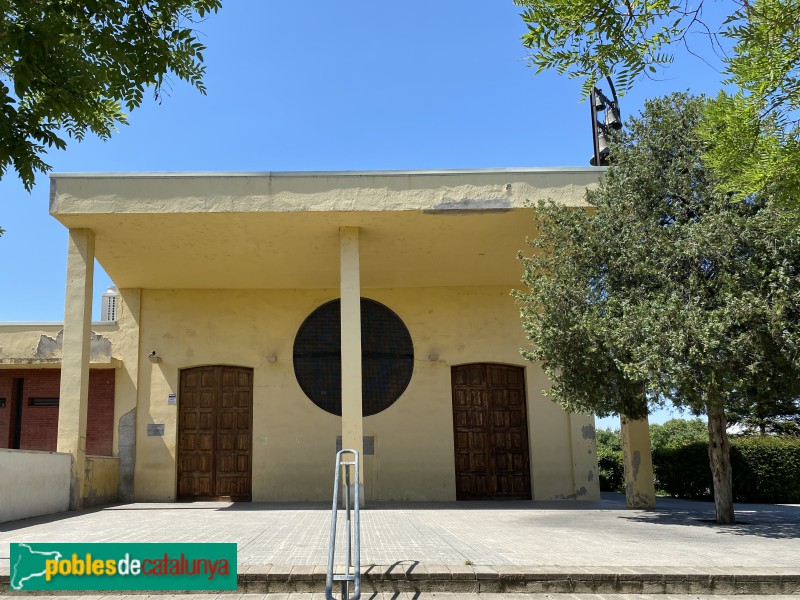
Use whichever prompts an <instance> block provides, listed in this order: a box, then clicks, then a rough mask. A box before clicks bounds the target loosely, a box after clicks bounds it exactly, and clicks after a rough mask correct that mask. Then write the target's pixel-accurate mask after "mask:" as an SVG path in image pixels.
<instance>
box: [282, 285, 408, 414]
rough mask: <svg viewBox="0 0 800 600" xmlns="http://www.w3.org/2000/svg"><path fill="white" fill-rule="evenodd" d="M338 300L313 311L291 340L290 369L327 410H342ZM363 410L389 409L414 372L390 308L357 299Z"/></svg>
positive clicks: (400, 323)
mask: <svg viewBox="0 0 800 600" xmlns="http://www.w3.org/2000/svg"><path fill="white" fill-rule="evenodd" d="M340 318H341V302H340V301H339V300H332V301H331V302H328V303H326V304H323V305H322V306H320V307H319V308H317V309H316V310H315V311H314V312H312V313H311V314H310V315H309V316H308V318H306V320H305V321H303V324H302V325H301V326H300V330H299V331H298V332H297V337H296V338H295V340H294V372H295V376H296V377H297V381H298V383H299V384H300V387H301V388H302V389H303V392H305V394H306V396H308V397H309V399H310V400H311V401H312V402H313V403H314V404H316V405H317V406H319V407H320V408H321V409H323V410H326V411H328V412H329V413H332V414H335V415H340V416H341V414H342V354H341V335H342V331H341V321H340ZM361 352H362V359H361V377H362V383H363V391H362V411H363V414H364V416H365V417H367V416H370V415H374V414H377V413H379V412H381V411H382V410H386V409H387V408H389V407H390V406H391V405H392V404H394V402H395V401H396V400H397V399H398V398H399V397H400V395H401V394H402V393H403V392H404V391H405V389H406V387H407V386H408V382H409V381H410V380H411V373H412V371H413V370H414V346H413V344H412V342H411V335H409V333H408V329H407V328H406V326H405V325H404V324H403V321H401V320H400V317H398V316H397V315H396V314H395V313H394V312H393V311H391V310H390V309H388V308H387V307H385V306H384V305H383V304H381V303H379V302H375V301H374V300H369V299H367V298H362V299H361Z"/></svg>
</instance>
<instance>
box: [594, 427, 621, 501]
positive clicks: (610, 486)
mask: <svg viewBox="0 0 800 600" xmlns="http://www.w3.org/2000/svg"><path fill="white" fill-rule="evenodd" d="M595 435H596V437H595V443H596V445H597V466H598V469H599V474H600V491H601V492H620V491H622V490H623V488H624V485H625V471H624V468H623V464H622V439H621V438H620V434H619V430H618V429H598V430H596V431H595Z"/></svg>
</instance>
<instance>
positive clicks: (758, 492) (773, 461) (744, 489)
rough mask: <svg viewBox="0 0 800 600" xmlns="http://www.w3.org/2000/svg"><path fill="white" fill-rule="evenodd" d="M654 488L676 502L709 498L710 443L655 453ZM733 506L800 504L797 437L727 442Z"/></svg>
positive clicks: (799, 446) (799, 463)
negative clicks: (676, 498)
mask: <svg viewBox="0 0 800 600" xmlns="http://www.w3.org/2000/svg"><path fill="white" fill-rule="evenodd" d="M653 467H654V469H655V475H656V488H658V489H660V490H662V491H663V492H665V493H667V494H669V495H670V496H677V497H679V498H695V499H701V498H703V499H705V498H710V497H711V496H712V488H711V485H712V484H711V469H710V467H709V466H708V444H707V443H705V442H695V443H692V444H687V445H685V446H682V447H680V448H662V449H660V450H658V451H656V452H654V453H653ZM731 467H732V468H733V498H734V500H735V501H736V502H767V503H775V502H789V503H796V502H800V438H794V437H771V436H770V437H742V438H732V439H731Z"/></svg>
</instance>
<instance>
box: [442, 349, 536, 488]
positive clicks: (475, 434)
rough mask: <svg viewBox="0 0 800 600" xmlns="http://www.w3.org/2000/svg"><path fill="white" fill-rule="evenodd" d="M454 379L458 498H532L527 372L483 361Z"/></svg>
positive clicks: (456, 370) (454, 371) (459, 370)
mask: <svg viewBox="0 0 800 600" xmlns="http://www.w3.org/2000/svg"><path fill="white" fill-rule="evenodd" d="M451 377H452V386H453V430H454V437H455V464H456V498H457V499H458V500H486V499H504V498H507V499H527V500H530V498H531V472H530V454H529V451H528V421H527V416H526V410H525V370H524V369H523V368H522V367H514V366H509V365H496V364H485V363H479V364H469V365H460V366H457V367H453V368H452V371H451Z"/></svg>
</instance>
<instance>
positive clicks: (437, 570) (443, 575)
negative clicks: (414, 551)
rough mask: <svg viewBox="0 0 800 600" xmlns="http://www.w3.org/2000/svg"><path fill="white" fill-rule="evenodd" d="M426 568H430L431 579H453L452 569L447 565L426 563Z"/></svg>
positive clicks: (429, 575)
mask: <svg viewBox="0 0 800 600" xmlns="http://www.w3.org/2000/svg"><path fill="white" fill-rule="evenodd" d="M425 568H426V569H428V577H430V578H431V579H437V580H446V579H452V574H451V573H450V569H448V568H447V565H427V564H426V565H425Z"/></svg>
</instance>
